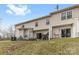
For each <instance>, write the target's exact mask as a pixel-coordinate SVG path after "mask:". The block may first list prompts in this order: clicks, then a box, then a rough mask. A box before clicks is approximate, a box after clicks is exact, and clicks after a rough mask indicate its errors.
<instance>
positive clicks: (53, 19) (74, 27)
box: [15, 5, 79, 39]
mask: <svg viewBox="0 0 79 59" xmlns="http://www.w3.org/2000/svg"><path fill="white" fill-rule="evenodd" d="M15 28H16V37H20V36H22V37H25V38H26V39H29V38H38V39H41V38H42V35H44V34H48V37H49V39H50V38H62V37H72V38H74V37H79V5H75V6H72V7H68V8H65V9H62V10H58V11H55V12H52V13H50V14H49V15H47V16H43V17H40V18H37V19H33V20H29V21H26V22H22V23H19V24H16V25H15Z"/></svg>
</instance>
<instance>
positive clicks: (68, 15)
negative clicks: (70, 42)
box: [67, 11, 72, 19]
mask: <svg viewBox="0 0 79 59" xmlns="http://www.w3.org/2000/svg"><path fill="white" fill-rule="evenodd" d="M70 18H72V11H70V12H67V19H70Z"/></svg>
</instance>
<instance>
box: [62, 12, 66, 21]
mask: <svg viewBox="0 0 79 59" xmlns="http://www.w3.org/2000/svg"><path fill="white" fill-rule="evenodd" d="M63 14H64V15H63ZM66 19H67V14H66V12H63V13H61V20H66Z"/></svg>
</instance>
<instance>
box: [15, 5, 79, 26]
mask: <svg viewBox="0 0 79 59" xmlns="http://www.w3.org/2000/svg"><path fill="white" fill-rule="evenodd" d="M74 8H79V4H78V5H74V6H71V7H68V8H64V9H61V10H58V11H55V12H51V13H50V14H49V15H47V16H43V17H39V18H36V19H32V20H29V21H25V22H22V23H18V24H16V25H15V26H18V25H21V24H25V23H29V22H33V21H37V20H41V19H43V18H47V17H50V16H51V15H52V14H57V13H60V12H64V11H67V10H71V9H74Z"/></svg>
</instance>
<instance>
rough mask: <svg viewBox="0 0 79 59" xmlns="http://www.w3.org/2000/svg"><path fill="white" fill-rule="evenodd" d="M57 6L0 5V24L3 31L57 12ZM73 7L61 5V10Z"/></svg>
mask: <svg viewBox="0 0 79 59" xmlns="http://www.w3.org/2000/svg"><path fill="white" fill-rule="evenodd" d="M56 6H57V4H0V24H1V27H2V28H3V29H5V28H7V27H9V26H11V25H15V24H18V23H21V22H24V21H28V20H32V19H35V18H38V17H41V16H45V15H48V14H49V13H51V12H54V11H56ZM70 6H73V5H72V4H59V9H63V8H66V7H70Z"/></svg>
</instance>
